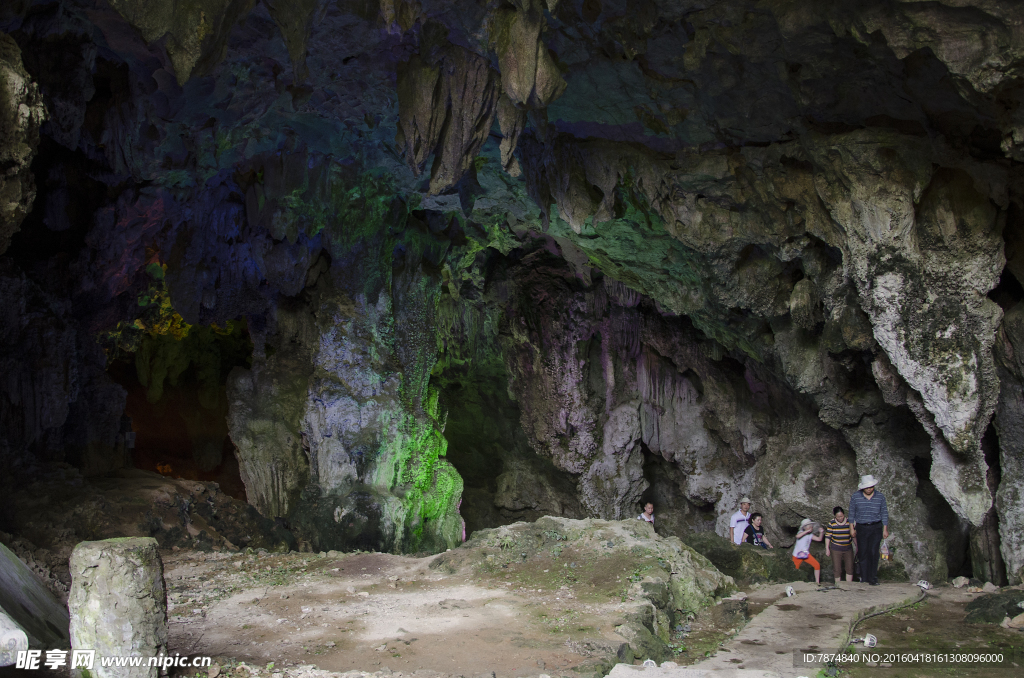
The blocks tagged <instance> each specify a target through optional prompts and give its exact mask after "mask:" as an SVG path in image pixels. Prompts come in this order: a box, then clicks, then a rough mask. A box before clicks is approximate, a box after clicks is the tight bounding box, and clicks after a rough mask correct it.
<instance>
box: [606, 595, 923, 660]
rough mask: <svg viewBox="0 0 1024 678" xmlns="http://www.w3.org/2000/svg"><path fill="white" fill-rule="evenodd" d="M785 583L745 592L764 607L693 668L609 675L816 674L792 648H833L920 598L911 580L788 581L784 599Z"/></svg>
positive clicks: (754, 603) (753, 603)
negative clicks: (829, 586)
mask: <svg viewBox="0 0 1024 678" xmlns="http://www.w3.org/2000/svg"><path fill="white" fill-rule="evenodd" d="M786 586H787V585H786V584H777V585H774V586H769V587H765V588H764V589H760V590H758V591H755V592H753V593H751V594H749V595H748V596H747V603H748V605H749V606H750V607H751V608H757V607H761V606H765V607H764V610H763V611H761V612H760V613H758V614H757V616H755V617H754V619H752V620H751V621H750V623H748V624H747V625H746V626H745V627H744V628H743V630H742V631H740V633H738V634H737V635H736V636H734V637H733V638H732V640H730V641H729V642H727V643H726V644H725V645H724V646H723V647H722V648H721V649H720V650H719V652H718V653H717V654H716V655H715V656H714V657H711V658H710V659H708V660H706V661H704V662H701V663H700V664H698V665H696V666H688V667H682V666H676V665H675V664H672V663H671V662H666V663H665V664H662V665H661V666H660V667H652V668H644V667H642V666H630V665H627V664H618V665H616V666H615V668H614V669H613V670H612V672H611V673H610V674H609V678H798V677H800V676H814V675H816V674H817V672H818V669H816V668H810V667H807V668H795V667H794V666H793V651H794V650H808V651H815V652H835V651H836V650H839V649H841V648H843V647H845V645H846V644H847V642H848V641H849V639H850V629H851V628H852V626H853V624H854V623H856V621H857V620H859V619H861V618H863V617H865V616H867V615H869V614H872V613H874V612H879V611H884V610H888V609H891V608H894V607H898V606H901V605H904V604H907V603H912V602H915V601H916V600H918V599H920V598H921V597H922V592H921V589H919V588H918V587H917V586H914V585H912V584H881V585H879V586H868V585H866V584H860V583H852V584H851V583H843V584H842V585H841V586H840V588H838V589H833V590H828V591H819V590H817V587H816V586H815V585H814V584H810V583H804V582H796V583H793V584H790V586H792V587H793V588H794V590H795V591H796V595H794V596H793V597H786V594H785V590H786Z"/></svg>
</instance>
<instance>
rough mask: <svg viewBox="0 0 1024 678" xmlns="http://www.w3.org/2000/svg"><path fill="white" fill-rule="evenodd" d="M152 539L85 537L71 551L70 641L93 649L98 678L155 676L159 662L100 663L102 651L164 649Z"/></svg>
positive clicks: (159, 572) (163, 607)
mask: <svg viewBox="0 0 1024 678" xmlns="http://www.w3.org/2000/svg"><path fill="white" fill-rule="evenodd" d="M156 549H157V542H156V540H155V539H152V538H149V537H146V538H123V539H106V540H104V541H86V542H82V543H81V544H79V545H78V546H76V547H75V550H74V551H73V552H72V553H71V594H70V596H69V598H68V608H69V610H70V612H71V646H72V647H73V648H74V649H76V650H95V651H96V662H95V664H94V675H96V676H98V677H99V678H122V677H124V678H127V677H129V676H130V677H131V678H144V677H145V678H157V673H158V671H159V669H158V668H157V667H145V666H144V667H140V668H128V667H102V666H100V661H99V658H100V657H107V656H135V657H155V656H157V655H160V654H166V652H167V597H166V593H165V590H164V577H163V569H164V568H163V563H162V562H161V560H160V555H159V554H158V553H157V550H156Z"/></svg>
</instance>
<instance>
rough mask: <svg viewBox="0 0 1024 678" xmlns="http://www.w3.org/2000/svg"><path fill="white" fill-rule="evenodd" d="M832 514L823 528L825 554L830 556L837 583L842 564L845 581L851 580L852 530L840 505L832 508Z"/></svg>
mask: <svg viewBox="0 0 1024 678" xmlns="http://www.w3.org/2000/svg"><path fill="white" fill-rule="evenodd" d="M832 515H834V516H835V518H834V519H833V520H832V522H830V523H829V524H828V527H827V528H825V555H826V556H831V557H832V573H833V574H835V576H836V582H837V583H838V582H839V581H840V575H841V574H842V569H843V567H844V566H845V567H846V581H853V532H852V531H851V528H850V523H848V522H846V512H845V511H843V507H842V506H837V507H835V508H834V509H832Z"/></svg>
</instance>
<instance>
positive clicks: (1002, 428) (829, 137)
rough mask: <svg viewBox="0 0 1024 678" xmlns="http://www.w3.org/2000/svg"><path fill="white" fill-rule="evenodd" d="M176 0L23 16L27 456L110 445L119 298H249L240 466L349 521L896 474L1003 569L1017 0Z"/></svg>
mask: <svg viewBox="0 0 1024 678" xmlns="http://www.w3.org/2000/svg"><path fill="white" fill-rule="evenodd" d="M175 7H176V5H175V4H174V3H170V2H156V3H153V2H145V3H143V2H138V1H136V0H117V1H110V2H107V1H106V0H56V1H51V0H46V1H43V0H39V1H33V2H23V3H17V4H15V5H12V6H10V7H6V8H4V9H3V10H2V12H0V77H2V78H3V83H4V87H3V92H4V93H3V95H2V97H3V98H0V117H2V118H3V120H4V121H5V124H4V126H3V132H2V137H0V153H2V154H3V155H2V157H3V158H4V163H3V176H2V177H0V181H2V182H3V183H2V184H0V193H2V194H3V201H4V205H3V207H2V214H0V258H2V259H0V276H2V279H3V281H4V282H3V285H4V290H5V293H4V295H3V302H2V303H3V313H4V317H5V323H4V330H3V332H4V333H3V335H2V337H0V342H2V345H3V351H2V358H3V360H4V361H6V362H5V364H7V365H9V369H6V370H5V378H4V381H3V384H2V386H0V423H2V424H3V427H4V430H5V434H4V436H3V442H2V445H3V454H4V458H5V460H6V461H5V464H6V465H7V467H9V468H29V467H32V466H33V465H39V464H45V463H48V462H49V461H53V460H58V459H65V460H70V461H73V462H74V463H76V464H78V465H80V466H82V468H84V469H87V470H88V472H89V473H94V474H100V473H103V472H106V471H108V470H111V469H113V468H116V467H117V466H118V465H119V464H121V463H123V461H122V459H123V455H121V456H119V455H118V453H117V451H116V445H117V443H116V435H117V428H116V422H117V419H118V418H119V416H120V413H121V410H123V407H124V405H123V403H124V393H123V391H122V390H120V389H119V387H118V386H116V384H114V383H113V382H112V381H111V380H110V379H109V376H108V375H107V374H106V373H105V367H106V362H107V360H109V359H110V357H111V350H112V349H111V341H112V340H110V336H111V334H112V333H113V334H117V335H118V336H124V328H125V327H137V326H141V327H142V328H144V331H145V332H148V333H149V334H150V335H152V337H151V338H153V337H156V336H163V334H162V333H164V329H160V328H163V325H160V326H159V327H158V325H159V323H156V324H154V322H155V319H154V314H156V315H157V316H159V317H160V318H162V319H163V320H161V321H160V322H164V321H167V322H172V321H173V322H178V321H177V320H173V318H175V317H176V318H180V321H181V322H182V323H185V324H188V325H190V326H196V327H213V326H218V327H224V326H226V324H227V323H229V322H232V321H237V320H238V319H241V318H244V319H245V322H246V326H247V328H248V331H249V333H250V336H251V338H252V341H253V350H252V362H251V365H249V366H244V367H239V368H237V369H236V370H235V371H233V372H232V373H231V375H230V376H229V377H227V378H226V381H227V386H226V389H227V390H226V391H225V393H226V396H225V397H226V403H229V405H228V411H227V415H226V416H227V421H228V426H229V430H230V435H231V439H232V441H233V442H234V444H235V445H236V446H237V449H238V453H237V454H238V459H239V465H240V470H241V473H242V477H243V480H244V481H245V484H246V488H247V492H248V495H249V498H250V501H252V503H253V504H254V505H256V506H257V507H258V508H259V509H260V510H261V511H262V512H263V513H264V514H265V515H267V516H269V517H277V516H281V517H282V518H286V519H287V520H288V521H290V522H291V523H293V525H294V526H295V529H296V530H297V531H299V532H300V533H302V534H303V535H305V537H304V538H306V539H308V540H309V541H311V542H315V543H317V544H324V545H325V547H330V545H339V546H344V545H354V544H361V545H364V546H371V545H372V546H373V547H375V548H390V549H395V550H421V549H422V550H433V549H439V548H442V547H445V548H446V547H448V546H450V545H452V544H454V543H456V542H457V541H458V540H459V539H461V536H462V534H461V533H462V530H463V529H464V528H463V525H462V519H461V517H460V513H459V511H460V508H459V501H460V497H462V496H465V497H471V496H472V497H473V500H472V502H471V503H472V505H473V506H474V508H473V518H472V520H470V521H468V522H470V523H471V524H472V525H475V526H487V525H493V524H495V523H497V522H503V521H508V520H513V519H517V518H530V517H533V516H536V515H540V514H542V513H546V512H548V513H558V514H561V515H568V516H583V515H597V516H601V517H611V518H614V517H628V516H630V515H631V514H632V512H633V511H636V510H637V502H639V501H640V500H641V499H642V498H645V497H650V496H652V493H655V494H657V496H660V497H664V498H666V500H668V501H670V502H672V504H671V506H673V507H678V509H673V510H675V511H677V513H676V514H675V515H674V516H673V517H671V518H669V519H668V520H667V521H666V522H665V523H663V524H666V525H673V526H674V527H673V529H677V530H697V529H707V528H709V527H712V526H713V527H714V529H716V530H718V531H720V532H723V531H724V526H725V523H724V520H725V517H726V516H727V514H728V513H729V512H731V511H732V510H733V509H734V504H735V501H736V499H737V498H738V497H739V496H741V495H743V494H748V493H749V494H751V495H752V496H753V497H754V499H755V501H756V502H757V506H758V508H762V509H768V511H766V512H767V513H768V514H769V515H768V521H767V522H768V525H769V529H770V531H771V532H772V533H773V534H776V535H777V536H779V537H780V538H785V537H786V536H787V535H788V530H790V529H791V528H792V527H793V526H794V525H796V524H798V523H799V520H800V518H802V517H804V516H814V517H818V518H819V519H820V518H824V517H827V515H828V513H829V511H830V509H831V506H832V505H834V504H845V503H846V500H847V498H848V496H849V494H848V493H849V492H850V491H851V490H852V488H853V487H854V486H855V481H856V477H857V476H858V475H860V474H865V473H873V474H875V475H876V476H879V477H881V478H882V479H883V484H882V485H881V486H880V488H881V489H882V491H884V492H886V494H887V496H888V497H889V500H890V503H891V505H892V508H893V511H892V512H893V533H894V537H893V545H894V546H895V550H896V553H897V560H898V562H899V563H900V564H901V565H902V566H903V568H904V570H905V573H906V574H907V576H910V577H911V578H917V577H918V576H919V575H920V576H924V575H927V576H929V577H931V578H941V576H942V575H943V574H944V573H945V571H946V570H947V569H948V568H956V567H961V565H962V563H960V561H959V560H958V556H957V555H956V553H957V552H959V551H962V550H963V544H964V543H965V540H967V541H969V542H970V544H971V549H970V550H971V552H972V554H973V558H974V560H975V561H978V562H975V563H973V565H974V567H975V569H976V570H977V571H979V572H982V571H984V572H988V573H989V576H990V578H1000V577H1001V576H1002V575H1000V574H999V573H1000V572H1002V570H1001V568H1003V567H1004V566H1005V572H1006V577H1007V578H1008V579H1010V580H1012V581H1019V580H1020V577H1021V576H1022V570H1021V567H1022V556H1021V545H1020V543H1019V539H1018V538H1017V536H1015V535H1019V533H1020V531H1021V530H1020V527H1021V525H1020V522H1021V516H1020V515H1019V514H1020V511H1019V509H1018V506H1019V504H1020V502H1019V501H1017V500H1016V495H1014V494H1013V493H1014V492H1015V489H1014V487H1015V485H1016V483H1017V479H1018V477H1019V476H1020V465H1021V462H1020V459H1019V457H1020V445H1019V444H1018V441H1019V438H1020V435H1019V434H1020V432H1019V431H1018V430H1017V429H1018V428H1019V427H1020V420H1021V416H1022V415H1024V413H1022V412H1021V411H1020V407H1019V406H1018V405H1019V401H1021V397H1020V391H1021V384H1022V383H1024V371H1022V368H1021V366H1020V365H1019V364H1018V362H1019V361H1018V360H1017V358H1016V357H1015V356H1016V355H1017V353H1016V349H1015V348H1014V347H1015V346H1016V345H1017V343H1019V342H1018V339H1019V337H1017V335H1018V334H1019V332H1018V331H1017V329H1015V327H1016V326H1015V325H1014V323H1015V322H1016V320H1015V319H1016V317H1017V314H1019V313H1020V311H1019V310H1015V309H1017V306H1016V303H1017V301H1019V299H1020V298H1021V297H1022V296H1024V289H1022V288H1021V286H1020V284H1019V283H1020V279H1021V277H1022V276H1024V267H1022V266H1021V264H1020V262H1021V259H1020V252H1021V251H1022V250H1021V248H1020V243H1021V242H1024V240H1022V235H1021V233H1022V222H1021V219H1020V216H1019V215H1020V209H1021V204H1022V203H1021V190H1020V189H1021V185H1022V184H1021V177H1022V174H1021V161H1022V160H1024V157H1022V153H1024V151H1022V149H1024V117H1022V116H1024V112H1022V111H1024V106H1021V105H1020V103H1021V96H1022V95H1021V92H1022V91H1024V89H1022V85H1024V82H1022V77H1024V75H1022V65H1024V37H1022V34H1021V28H1020V24H1019V22H1018V21H1016V19H1015V17H1016V14H1015V11H1016V7H1015V3H1013V2H1010V1H1009V0H1005V1H1003V0H985V1H984V2H976V3H970V2H958V3H941V2H939V3H916V2H899V1H896V0H878V1H875V2H867V3H857V4H855V5H849V4H839V5H834V4H833V5H829V4H824V3H817V2H813V1H811V0H787V1H785V2H752V1H751V0H721V1H719V2H713V3H689V2H658V1H655V0H646V1H644V2H640V3H635V2H631V3H625V2H614V1H611V0H609V1H606V2H600V3H594V2H590V1H589V0H588V2H582V1H579V2H577V1H575V0H560V1H548V2H545V3H540V2H538V1H536V0H530V1H523V2H519V1H516V2H498V1H495V2H480V3H475V2H460V3H456V4H451V3H435V2H418V3H407V2H393V1H392V0H382V2H379V3H377V2H367V1H366V0H339V1H336V2H335V1H327V0H324V1H320V2H302V3H292V4H289V5H286V4H284V3H279V2H269V1H259V2H257V1H254V0H202V1H201V2H197V3H193V4H191V5H189V6H188V7H187V8H180V11H177V10H175V9H174V8H175ZM8 243H9V244H8ZM154 267H156V268H154ZM157 271H159V272H160V273H159V279H160V282H159V285H156V283H154V278H155V276H157V275H158V274H157ZM1011 282H1013V284H1010V283H1011ZM154 285H156V287H154ZM1014 285H1015V286H1014ZM157 288H159V289H157ZM155 289H156V291H157V292H159V295H162V296H159V298H157V297H158V295H157V294H156V292H154V290H155ZM161 309H162V310H161ZM139 323H141V325H139ZM118 341H120V340H118ZM114 343H115V344H116V343H117V342H116V341H115V342H114ZM122 343H123V342H122ZM118 345H120V344H118ZM142 345H143V344H139V343H137V342H136V343H132V342H128V344H127V345H125V346H122V348H125V349H126V350H129V352H134V353H137V354H139V355H141V353H139V351H140V350H141V349H140V347H141V346H142ZM104 352H106V354H104ZM1015 403H1017V404H1015ZM990 431H995V432H996V433H995V434H994V433H990ZM996 434H997V435H996ZM449 453H450V457H449V458H448V459H447V460H446V455H447V454H449ZM453 462H454V464H455V465H454V466H453V465H452V463H453ZM463 469H465V470H463ZM652 481H653V486H652ZM464 483H465V485H464ZM464 490H465V492H464ZM468 508H469V507H468V506H467V510H468ZM938 515H941V516H945V517H946V518H948V517H949V516H953V518H952V519H949V520H947V519H945V518H944V519H943V520H942V521H938V520H937V519H936V516H938ZM943 524H945V527H941V525H943ZM999 561H1002V562H999Z"/></svg>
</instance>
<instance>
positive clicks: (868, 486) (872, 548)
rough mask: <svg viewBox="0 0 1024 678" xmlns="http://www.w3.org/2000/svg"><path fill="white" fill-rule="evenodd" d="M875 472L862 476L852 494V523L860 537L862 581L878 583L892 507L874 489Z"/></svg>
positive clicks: (858, 549)
mask: <svg viewBox="0 0 1024 678" xmlns="http://www.w3.org/2000/svg"><path fill="white" fill-rule="evenodd" d="M877 484H878V481H877V480H875V477H874V476H873V475H866V476H861V478H860V485H859V486H858V488H857V491H856V492H854V493H853V496H852V497H850V515H849V518H850V523H851V524H852V525H853V536H854V538H855V539H856V540H857V552H858V556H857V558H858V560H859V561H860V580H861V581H862V582H867V583H868V584H871V585H872V586H878V548H879V546H880V545H881V543H882V540H883V539H888V538H889V507H888V505H887V504H886V503H885V496H884V495H883V494H882V493H881V492H876V491H875V485H877Z"/></svg>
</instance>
